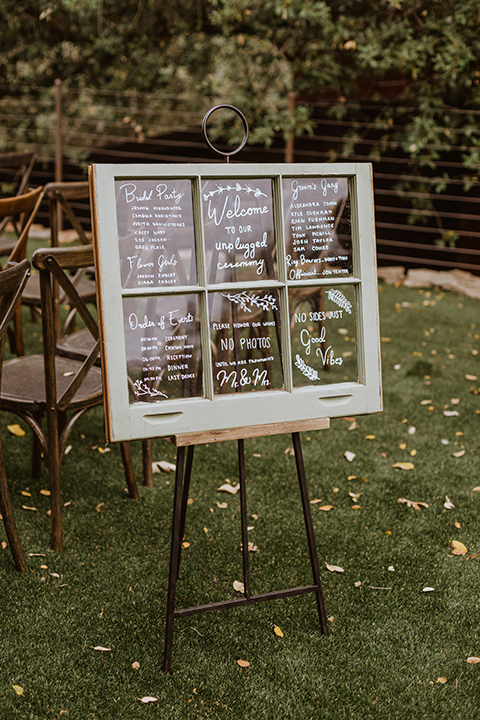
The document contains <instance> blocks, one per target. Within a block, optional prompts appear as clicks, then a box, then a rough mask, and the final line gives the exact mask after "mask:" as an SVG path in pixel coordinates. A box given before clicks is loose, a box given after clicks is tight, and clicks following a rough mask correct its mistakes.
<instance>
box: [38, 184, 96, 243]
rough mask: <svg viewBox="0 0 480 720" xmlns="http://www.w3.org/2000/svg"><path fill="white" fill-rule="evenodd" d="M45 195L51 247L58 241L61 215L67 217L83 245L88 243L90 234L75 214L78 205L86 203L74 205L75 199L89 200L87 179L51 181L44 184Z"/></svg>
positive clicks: (86, 204) (61, 224) (81, 205)
mask: <svg viewBox="0 0 480 720" xmlns="http://www.w3.org/2000/svg"><path fill="white" fill-rule="evenodd" d="M44 192H45V197H46V198H47V199H48V204H49V208H48V214H49V219H50V242H51V245H52V247H57V246H58V245H59V244H60V243H59V233H60V231H61V229H62V227H63V217H65V218H67V219H68V221H69V222H70V225H71V226H72V228H73V230H74V231H75V233H76V234H77V236H78V239H79V240H80V242H81V243H83V245H90V244H91V242H92V240H91V237H90V234H89V233H88V232H87V231H86V230H85V228H84V227H83V226H82V223H81V222H80V219H79V217H78V215H77V212H76V211H78V209H79V208H80V207H83V206H86V207H87V208H88V203H81V204H79V205H78V206H76V201H82V200H89V198H90V187H89V182H88V180H85V181H79V182H51V183H48V184H47V185H45V188H44Z"/></svg>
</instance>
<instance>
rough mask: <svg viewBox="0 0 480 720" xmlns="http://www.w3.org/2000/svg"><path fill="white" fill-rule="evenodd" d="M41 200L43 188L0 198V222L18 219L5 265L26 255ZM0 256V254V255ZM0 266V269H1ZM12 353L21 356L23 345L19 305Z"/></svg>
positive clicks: (16, 313) (12, 340) (12, 339)
mask: <svg viewBox="0 0 480 720" xmlns="http://www.w3.org/2000/svg"><path fill="white" fill-rule="evenodd" d="M42 198H43V188H42V187H38V188H35V189H34V190H31V189H30V190H27V191H26V192H25V193H23V194H22V195H15V196H13V197H8V198H0V221H1V220H2V219H7V220H8V219H9V218H11V217H15V218H20V220H19V222H20V227H21V230H20V232H19V235H18V237H17V238H16V239H15V240H14V242H13V246H12V247H11V248H10V250H9V254H8V259H7V261H6V262H7V263H9V262H19V261H20V260H23V259H24V257H25V254H26V248H27V241H28V236H29V233H30V229H31V227H32V225H33V222H34V220H35V218H36V216H37V213H38V209H39V207H40V204H41V202H42ZM0 254H1V253H0ZM1 267H2V266H1V265H0V269H1ZM10 342H11V346H12V350H13V352H15V353H16V354H17V355H23V353H24V343H23V335H22V313H21V305H20V303H19V304H18V305H17V309H16V311H15V318H14V333H13V337H12V336H11V337H10Z"/></svg>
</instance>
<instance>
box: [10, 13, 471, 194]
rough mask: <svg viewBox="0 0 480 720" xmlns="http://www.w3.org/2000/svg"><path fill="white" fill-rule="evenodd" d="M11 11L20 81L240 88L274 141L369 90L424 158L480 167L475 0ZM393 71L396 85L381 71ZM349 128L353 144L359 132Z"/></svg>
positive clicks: (386, 124)
mask: <svg viewBox="0 0 480 720" xmlns="http://www.w3.org/2000/svg"><path fill="white" fill-rule="evenodd" d="M0 14H1V19H2V51H1V52H0V72H1V74H2V78H3V84H4V85H5V86H9V87H10V88H11V89H12V88H20V87H22V86H42V87H45V86H51V85H52V84H53V82H54V80H55V79H56V78H57V77H59V78H61V79H62V80H63V81H64V83H65V85H66V86H67V87H71V88H75V89H77V90H82V89H84V90H85V91H88V90H89V89H92V88H101V89H102V90H105V91H109V92H111V93H115V92H116V93H120V92H125V91H130V92H132V94H135V93H154V94H156V95H158V97H159V98H160V99H161V98H162V97H163V96H172V95H177V96H182V95H183V96H186V95H188V96H201V97H204V98H205V99H206V100H207V101H209V102H213V101H220V102H229V103H233V104H235V105H237V106H238V107H240V108H241V109H242V110H243V111H244V112H245V114H246V115H247V117H248V120H249V124H250V127H251V140H252V141H253V142H258V143H262V144H265V145H268V144H271V143H272V142H274V141H275V139H276V138H283V139H286V138H287V137H288V136H289V134H290V133H291V131H292V130H293V132H294V133H295V134H296V135H301V134H304V133H305V132H311V131H312V128H313V119H312V114H311V108H310V106H309V103H310V102H311V101H315V100H319V99H328V100H330V101H331V105H332V107H331V113H332V117H333V118H339V119H341V118H344V117H345V116H346V113H347V105H349V104H350V103H351V102H352V101H358V100H362V99H366V98H369V99H371V100H374V101H376V102H377V103H380V104H379V108H381V109H380V110H379V112H378V113H377V114H376V116H375V117H374V118H373V119H372V118H371V121H372V123H373V127H374V128H376V130H377V131H378V132H380V133H382V132H384V133H385V137H387V136H388V138H389V140H390V142H392V141H393V142H394V143H396V144H397V146H398V148H399V149H400V150H401V151H402V152H404V153H406V154H407V155H408V156H409V157H411V158H412V161H414V162H415V163H416V164H417V165H418V167H420V168H430V169H433V168H434V167H435V164H436V162H437V160H438V158H439V157H440V155H441V154H442V153H444V152H446V151H448V149H449V148H453V147H456V148H460V149H461V153H462V157H463V163H464V167H465V176H466V178H467V181H468V180H470V181H472V179H473V178H475V177H476V176H477V174H478V170H479V167H480V134H479V132H478V129H477V119H478V117H479V113H480V85H479V82H480V66H479V56H480V33H479V21H480V4H479V3H478V0H463V2H462V3H458V2H457V1H456V0H368V2H367V0H335V1H334V0H193V1H192V0H175V2H166V3H162V2H158V0H3V3H2V7H1V10H0ZM392 78H395V79H396V80H397V81H398V82H399V85H398V93H397V95H396V96H395V97H391V96H390V94H389V93H388V91H387V90H386V89H385V85H384V84H383V85H382V82H383V81H385V80H388V79H392ZM292 92H293V93H295V96H296V100H297V104H296V111H295V114H294V116H293V117H292V115H291V113H290V112H289V109H288V94H289V93H292ZM5 93H6V90H4V100H5ZM10 94H12V90H10ZM349 112H350V111H349ZM360 112H361V110H359V113H360ZM359 117H360V115H359ZM147 124H148V123H147ZM144 130H145V128H143V129H142V132H143V131H144ZM145 132H147V134H148V127H147V129H146V130H145ZM346 141H347V142H346V147H345V152H346V153H347V152H349V151H351V150H352V149H353V148H354V147H355V144H356V142H358V137H356V136H355V135H352V136H350V137H349V138H346ZM381 150H382V148H381V143H380V144H379V145H378V146H377V147H376V148H375V151H374V152H376V153H379V152H381Z"/></svg>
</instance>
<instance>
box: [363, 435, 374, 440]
mask: <svg viewBox="0 0 480 720" xmlns="http://www.w3.org/2000/svg"><path fill="white" fill-rule="evenodd" d="M365 440H375V435H365Z"/></svg>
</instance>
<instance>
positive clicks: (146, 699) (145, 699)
mask: <svg viewBox="0 0 480 720" xmlns="http://www.w3.org/2000/svg"><path fill="white" fill-rule="evenodd" d="M138 699H139V700H140V702H142V703H145V704H146V703H152V702H157V700H158V698H156V697H152V696H151V695H145V697H143V698H138Z"/></svg>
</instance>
